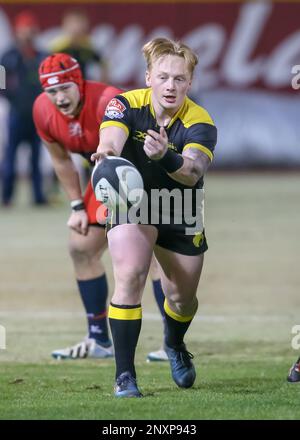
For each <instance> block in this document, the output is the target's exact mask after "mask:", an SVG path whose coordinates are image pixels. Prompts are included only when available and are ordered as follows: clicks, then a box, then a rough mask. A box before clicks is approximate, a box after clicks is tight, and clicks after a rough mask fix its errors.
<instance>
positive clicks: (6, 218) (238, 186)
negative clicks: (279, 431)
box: [0, 0, 300, 419]
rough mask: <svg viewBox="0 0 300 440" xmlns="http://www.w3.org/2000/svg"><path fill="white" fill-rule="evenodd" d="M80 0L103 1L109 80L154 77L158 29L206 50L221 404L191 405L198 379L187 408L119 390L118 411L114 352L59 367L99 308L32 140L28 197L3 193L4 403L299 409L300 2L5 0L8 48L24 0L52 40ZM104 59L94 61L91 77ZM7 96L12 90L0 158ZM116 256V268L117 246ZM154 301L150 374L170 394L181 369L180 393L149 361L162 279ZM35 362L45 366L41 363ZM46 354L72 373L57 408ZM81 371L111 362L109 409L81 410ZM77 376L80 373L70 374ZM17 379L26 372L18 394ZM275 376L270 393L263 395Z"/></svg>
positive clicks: (211, 266)
mask: <svg viewBox="0 0 300 440" xmlns="http://www.w3.org/2000/svg"><path fill="white" fill-rule="evenodd" d="M74 7H76V8H77V7H84V10H85V12H86V13H87V14H88V17H89V20H90V24H91V33H90V37H91V41H92V44H93V47H94V49H95V51H96V52H99V54H101V55H102V56H103V57H104V59H105V60H106V63H107V81H108V82H110V83H112V84H114V85H116V86H120V87H123V88H124V89H128V88H136V87H143V86H144V78H143V75H144V68H145V66H144V62H143V59H142V56H141V54H140V49H141V46H142V45H143V43H144V42H146V41H148V40H149V39H151V38H152V37H155V36H161V35H164V36H169V37H172V38H178V39H182V40H183V41H184V42H186V43H187V44H189V45H190V46H191V47H192V48H193V49H194V50H195V52H196V53H197V54H198V55H199V66H198V67H197V71H196V74H195V78H194V86H193V89H192V93H191V97H192V98H193V99H194V100H196V101H197V102H198V103H200V104H202V105H203V106H204V107H205V108H207V109H208V111H209V112H210V113H211V115H212V117H213V118H214V120H215V123H216V126H217V127H218V132H219V137H218V144H217V148H216V155H215V160H214V163H213V166H212V168H211V170H210V172H209V173H208V176H207V179H206V194H207V195H206V200H207V201H206V229H207V235H208V240H209V247H210V249H209V252H208V253H207V257H206V264H205V270H204V275H203V280H202V282H201V284H200V287H199V303H200V307H199V312H198V317H197V319H196V322H195V325H194V327H193V328H192V329H191V331H190V334H189V341H190V345H191V351H193V352H194V353H195V355H196V363H197V366H199V370H200V372H201V373H199V382H198V384H197V385H198V386H197V390H196V396H198V394H197V393H198V392H199V395H201V392H202V393H203V392H204V396H205V399H204V398H203V399H204V400H205V408H207V407H209V406H210V405H212V406H213V407H214V408H218V410H216V409H215V412H213V411H212V412H209V411H207V410H205V409H204V408H203V407H201V403H203V402H204V401H202V402H201V397H199V401H198V403H199V406H198V408H195V407H193V408H194V409H193V410H191V409H190V410H189V412H184V411H185V409H186V408H187V407H188V406H189V404H190V400H189V399H194V398H193V396H192V394H190V391H188V392H184V394H182V395H181V397H180V398H181V403H180V404H179V402H178V400H175V402H176V408H177V409H174V406H173V413H172V414H171V415H170V413H169V412H168V411H167V412H166V413H165V414H164V415H162V414H160V413H159V412H157V408H156V409H155V408H154V406H155V405H154V403H155V402H154V403H153V402H152V406H151V405H150V404H149V406H148V407H147V408H144V413H143V412H142V413H138V412H136V411H137V406H136V407H135V406H134V405H135V403H133V407H131V408H133V409H132V410H131V412H130V413H129V416H128V413H126V410H125V408H123V407H122V405H121V404H120V403H118V410H119V412H118V414H115V413H114V412H113V406H114V405H115V404H114V403H113V399H112V400H110V399H111V397H110V395H111V389H110V388H111V383H112V380H113V363H109V362H110V361H109V362H108V364H106V365H105V366H103V368H101V369H100V370H101V371H100V373H99V369H97V364H96V363H95V362H90V363H88V361H83V365H84V367H83V370H80V366H78V363H77V364H76V366H75V364H73V365H71V366H70V363H69V364H67V366H64V365H58V366H57V365H56V364H55V363H54V361H51V359H50V357H49V353H50V352H51V351H52V349H54V348H58V347H59V346H60V345H62V346H63V345H64V344H66V345H67V344H68V343H74V342H75V341H77V339H78V338H80V337H82V335H83V332H84V331H85V320H84V316H83V313H82V307H81V304H80V299H79V296H78V295H77V293H76V287H75V283H74V281H73V273H72V268H71V262H70V261H69V258H68V255H67V249H66V242H67V230H66V229H67V228H66V226H65V223H66V220H67V217H68V212H69V208H68V205H67V203H65V202H64V199H63V201H61V202H60V204H56V205H54V204H52V205H51V204H50V205H49V206H47V207H44V208H39V209H38V208H35V209H34V208H32V207H31V206H30V205H29V204H28V194H27V182H26V178H27V173H28V170H27V168H26V161H25V158H26V154H27V150H26V149H25V148H24V149H21V150H20V151H19V154H18V173H19V177H20V181H19V187H18V195H17V203H16V204H15V205H14V206H13V207H11V208H9V209H4V208H1V207H0V227H1V229H0V230H1V241H0V249H1V251H0V272H1V274H0V297H1V310H2V311H1V312H0V324H1V325H3V326H5V328H6V332H7V341H6V342H7V344H6V345H7V348H6V350H1V349H0V360H2V362H1V365H0V369H1V370H2V374H1V377H2V382H1V386H2V387H3V391H4V395H6V396H7V399H8V400H7V401H6V404H5V405H4V406H3V407H2V408H1V412H0V414H2V415H1V416H0V417H1V418H60V416H61V417H62V418H68V417H69V418H76V417H78V418H126V417H127V418H135V417H137V418H154V419H155V418H162V417H163V418H178V419H180V418H194V419H198V418H199V419H201V418H298V417H299V414H297V411H296V410H294V409H293V407H294V406H295V402H296V401H297V395H296V390H295V389H291V388H288V386H287V384H286V383H285V378H286V375H287V371H288V368H289V367H290V364H291V363H292V362H293V361H295V360H296V357H297V352H296V351H294V350H293V349H292V348H291V339H292V334H291V329H292V327H293V326H294V325H296V324H300V296H299V285H300V275H299V267H298V266H299V263H298V262H299V233H300V221H299V219H300V180H299V177H300V173H299V170H300V168H299V167H300V124H299V110H300V89H299V90H297V88H293V86H292V80H293V77H295V73H292V68H293V66H297V65H300V21H299V17H300V3H298V2H296V1H294V2H270V1H269V2H258V1H257V2H238V1H234V2H230V1H228V2H224V1H219V2H216V1H213V2H205V1H197V0H193V1H173V2H169V1H158V0H156V1H152V2H150V1H139V2H138V1H133V0H132V1H130V2H125V1H122V0H119V1H111V0H110V1H105V0H103V1H101V0H98V1H96V0H94V1H91V2H89V1H86V2H84V1H82V2H80V1H79V0H77V1H76V3H75V2H74V3H72V2H71V1H68V2H63V1H62V2H60V1H58V0H56V1H54V0H53V1H52V2H50V1H49V2H43V1H39V2H38V1H34V0H31V1H26V2H25V1H24V2H22V1H21V0H19V1H18V0H10V1H6V0H2V1H1V4H0V57H1V54H2V53H4V51H5V50H6V49H7V48H8V47H9V46H10V44H11V43H12V41H13V32H12V26H11V23H12V22H13V18H14V17H15V16H16V14H18V13H19V12H20V11H22V10H24V8H26V10H30V11H33V12H34V13H35V14H36V15H37V17H38V19H39V22H40V32H39V35H38V38H37V45H38V46H39V47H40V48H41V49H43V50H45V51H50V50H51V47H52V46H51V45H52V43H53V41H55V39H57V38H58V37H59V36H60V35H61V32H62V29H61V25H60V23H61V17H62V15H63V14H64V13H65V12H66V11H68V10H70V9H71V8H74ZM299 70H300V67H299ZM94 72H95V71H94V70H93V69H92V68H91V70H90V77H91V78H93V75H94V74H95V73H94ZM295 84H296V81H295V79H294V85H295ZM299 84H300V81H299ZM296 85H297V84H296ZM7 111H8V105H7V103H6V101H5V99H4V98H3V97H1V91H0V132H1V138H0V159H1V152H2V151H3V145H4V143H5V132H6V115H7ZM24 147H25V146H24ZM42 169H43V172H44V175H45V178H47V176H49V175H50V174H51V164H50V160H49V158H48V156H47V153H46V152H45V151H44V154H43V157H42ZM0 170H1V168H0ZM105 262H106V265H107V267H108V271H109V273H110V275H111V268H110V261H109V256H108V255H107V253H106V256H105ZM110 279H111V281H112V278H111V277H110ZM112 287H113V285H112V283H111V287H110V289H111V290H112ZM144 303H145V324H144V326H143V331H142V336H141V338H142V342H141V343H140V348H139V351H138V361H139V363H138V368H139V369H140V372H141V374H140V376H141V378H140V381H141V385H142V381H143V380H144V379H143V375H147V377H148V376H149V381H148V382H146V383H147V386H149V390H151V389H152V388H153V384H152V382H151V379H150V378H151V375H153V377H154V379H153V381H154V383H155V384H156V386H157V387H158V388H157V389H158V394H159V392H160V388H159V387H160V385H159V381H160V379H161V380H162V378H164V376H165V377H166V381H165V382H164V384H163V388H162V390H161V395H159V396H158V397H159V398H162V399H164V397H165V396H164V394H166V391H167V392H168V393H169V395H170V396H173V397H174V399H176V398H177V396H178V394H177V393H175V392H174V389H173V388H174V387H173V385H172V383H170V379H169V377H168V367H167V366H166V365H162V366H160V367H159V368H160V372H161V374H162V376H161V377H159V376H158V366H156V365H151V366H149V365H146V364H145V362H144V359H145V356H146V353H147V351H148V350H152V349H156V348H158V346H159V344H160V343H161V327H160V326H159V325H156V324H158V323H159V320H160V318H159V315H158V312H157V311H156V306H155V304H154V301H153V299H152V297H151V289H150V287H149V286H147V289H146V292H145V299H144ZM154 322H155V323H156V324H155V326H154V325H153V323H154ZM153 327H155V329H153ZM34 365H37V366H38V368H40V369H38V370H34V371H33V373H32V376H31V373H30V371H31V369H34V368H35V367H34ZM25 366H27V368H28V370H27V371H28V375H27V376H26V372H25V373H24V368H25ZM46 367H49V368H50V369H51V368H52V370H51V372H52V373H51V375H54V376H53V377H56V378H58V379H57V381H58V382H59V384H60V385H59V386H61V392H62V394H61V396H60V397H57V400H59V399H60V398H61V402H60V404H61V405H62V406H61V407H62V408H63V412H62V413H59V414H58V413H57V412H55V411H54V410H52V412H51V411H50V412H49V411H48V412H47V409H46V407H45V406H44V402H43V401H42V400H38V397H37V396H35V394H34V393H35V391H34V389H35V388H36V389H38V388H39V387H40V388H41V389H42V390H43V392H42V396H43V395H44V396H45V395H46V394H43V393H50V391H49V389H50V388H54V387H55V386H56V385H57V383H58V382H53V383H51V380H50V379H49V380H48V379H46V377H47V374H49V373H47V374H46V373H45V377H44V379H43V372H45V371H46V370H45V369H46ZM247 367H249V370H247ZM155 368H156V370H155ZM47 371H48V370H47ZM49 371H50V370H49ZM80 371H88V372H89V375H90V376H89V377H90V378H92V381H94V382H95V383H97V380H98V379H97V377H99V374H100V375H101V374H102V376H101V378H102V380H103V381H104V382H101V387H102V386H103V387H104V393H105V394H104V395H105V396H106V397H107V405H108V408H109V410H108V412H105V411H104V410H103V411H102V412H101V413H98V412H97V409H96V407H93V410H92V411H91V412H88V410H87V412H84V409H83V408H81V407H80V411H79V412H78V411H77V410H75V409H74V408H73V407H72V408H71V409H70V408H69V409H68V404H67V401H66V402H65V401H64V394H63V393H64V392H65V391H66V388H67V392H68V393H70V394H69V397H70V396H71V398H72V397H74V395H75V394H76V393H75V394H74V395H73V394H72V392H73V391H74V389H75V388H76V381H79V382H80V380H82V379H79V375H80ZM103 371H104V373H103ZM105 374H107V375H108V378H109V379H107V384H106V383H105V378H106V376H105ZM97 375H98V376H97ZM270 376H271V377H270ZM37 377H39V378H40V381H37V379H36V378H37ZM68 377H76V381H75V379H74V381H73V382H72V380H71V379H70V380H71V382H68V380H69V379H68ZM33 378H35V379H33ZM66 378H67V379H66ZM250 379H251V380H252V382H251V381H250ZM18 380H19V381H18ZM163 380H164V379H163ZM31 381H32V382H31ZM34 381H35V382H34ZM155 381H156V382H155ZM94 382H93V383H94ZM88 383H89V378H88V377H86V384H82V383H81V382H80V387H81V390H85V391H86V390H87V389H88V388H86V387H87V386H88ZM8 384H20V385H19V388H18V393H16V394H14V392H13V391H12V386H9V385H8ZM72 386H73V388H72ZM264 386H266V389H265V396H264V397H266V400H263V398H262V396H261V395H260V394H259V393H260V392H259V389H261V390H262V389H264ZM22 387H23V389H22ZM26 387H28V388H26ZM47 387H48V388H47ZM142 389H143V385H142ZM274 389H275V390H276V392H277V394H276V392H275V394H274ZM95 390H96V388H95ZM96 391H97V390H96ZM98 392H99V391H98ZM100 392H101V391H100ZM172 393H173V394H172ZM17 394H18V395H17ZM30 396H35V398H36V399H37V401H36V402H38V403H34V402H33V400H32V399H33V398H32V397H30ZM182 396H183V397H182ZM202 396H203V394H202ZM39 397H40V396H39ZM50 397H51V399H53V401H55V397H53V396H50ZM75 397H76V395H75ZM85 398H87V397H85ZM88 398H89V399H90V398H91V397H90V396H89V397H88ZM95 398H96V397H95ZM51 399H50V400H51ZM153 399H155V396H154V397H153ZM260 399H261V400H260ZM150 401H151V399H150ZM226 401H227V402H230V404H229V405H228V406H227V407H226ZM16 402H17V403H18V404H17V405H16ZM74 402H75V400H74ZM168 403H169V405H172V401H171V402H168ZM56 404H58V403H57V401H56ZM173 404H174V402H173ZM78 405H79V406H80V404H79V403H78ZM145 405H148V404H147V403H146V404H145ZM184 405H185V406H184ZM222 405H223V406H222ZM199 408H200V409H199ZM122 411H124V412H122ZM155 411H156V412H155ZM205 411H206V412H205Z"/></svg>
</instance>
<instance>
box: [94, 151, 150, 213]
mask: <svg viewBox="0 0 300 440" xmlns="http://www.w3.org/2000/svg"><path fill="white" fill-rule="evenodd" d="M91 182H92V187H93V190H94V193H95V197H96V200H98V201H100V202H102V203H103V204H104V205H105V206H107V207H108V208H109V209H115V208H116V207H119V208H120V209H122V210H127V209H129V208H130V207H131V206H134V207H138V205H139V204H140V202H141V200H142V197H143V190H144V184H143V179H142V176H141V174H140V172H139V171H138V169H137V168H136V167H135V166H134V165H133V163H131V162H130V161H129V160H127V159H124V158H123V157H115V156H107V157H106V158H105V159H102V160H101V162H99V163H97V164H96V165H95V167H94V169H93V172H92V176H91Z"/></svg>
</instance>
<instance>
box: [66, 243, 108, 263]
mask: <svg viewBox="0 0 300 440" xmlns="http://www.w3.org/2000/svg"><path fill="white" fill-rule="evenodd" d="M69 254H70V256H71V258H72V260H73V261H74V262H76V263H80V262H84V261H91V260H94V259H95V260H99V258H100V256H101V251H100V250H99V249H95V248H94V247H93V246H91V245H90V244H89V243H84V242H83V241H75V240H71V241H70V243H69Z"/></svg>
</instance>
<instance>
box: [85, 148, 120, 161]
mask: <svg viewBox="0 0 300 440" xmlns="http://www.w3.org/2000/svg"><path fill="white" fill-rule="evenodd" d="M107 156H116V152H115V150H114V149H113V148H109V147H108V148H102V147H101V150H100V149H99V147H98V149H97V151H96V153H93V154H92V155H91V161H93V162H100V161H101V160H102V159H104V158H105V157H107Z"/></svg>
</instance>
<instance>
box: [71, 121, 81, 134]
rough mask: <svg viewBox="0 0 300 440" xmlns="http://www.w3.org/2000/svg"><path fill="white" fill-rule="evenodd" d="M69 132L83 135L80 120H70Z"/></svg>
mask: <svg viewBox="0 0 300 440" xmlns="http://www.w3.org/2000/svg"><path fill="white" fill-rule="evenodd" d="M69 133H70V136H72V137H73V136H78V137H81V136H82V129H81V125H80V124H79V122H70V123H69Z"/></svg>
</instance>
